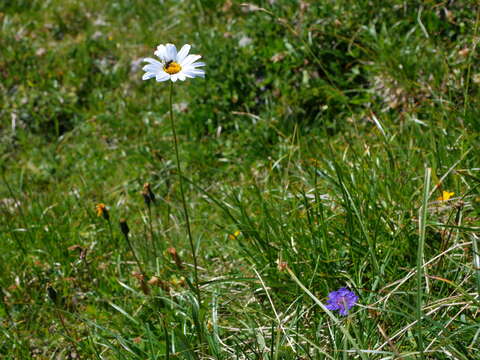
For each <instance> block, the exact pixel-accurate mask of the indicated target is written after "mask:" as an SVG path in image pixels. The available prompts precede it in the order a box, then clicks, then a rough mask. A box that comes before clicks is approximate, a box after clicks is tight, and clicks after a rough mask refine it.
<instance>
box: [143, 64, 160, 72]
mask: <svg viewBox="0 0 480 360" xmlns="http://www.w3.org/2000/svg"><path fill="white" fill-rule="evenodd" d="M142 70H143V71H147V72H158V71H161V70H162V65H157V64H148V65H145V66H144V67H143V68H142Z"/></svg>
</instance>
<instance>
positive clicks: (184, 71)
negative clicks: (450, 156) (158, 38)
mask: <svg viewBox="0 0 480 360" xmlns="http://www.w3.org/2000/svg"><path fill="white" fill-rule="evenodd" d="M190 48H191V46H190V45H188V44H186V45H183V46H182V48H181V49H180V51H179V52H178V53H177V48H176V47H175V45H173V44H166V45H163V44H162V45H158V47H157V51H155V52H154V54H155V55H156V56H157V57H158V58H159V59H160V61H158V60H155V59H152V58H146V59H143V61H145V62H148V65H145V66H144V67H143V71H145V74H143V76H142V80H148V79H152V78H155V79H156V80H157V81H167V80H172V81H173V82H175V81H177V80H181V81H184V80H185V79H186V78H194V77H205V71H204V70H202V69H199V67H202V66H205V63H203V62H196V61H197V60H198V59H200V58H201V56H200V55H188V52H189V51H190Z"/></svg>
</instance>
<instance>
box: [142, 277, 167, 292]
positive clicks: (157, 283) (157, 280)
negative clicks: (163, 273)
mask: <svg viewBox="0 0 480 360" xmlns="http://www.w3.org/2000/svg"><path fill="white" fill-rule="evenodd" d="M147 283H148V285H150V286H159V287H160V288H162V290H164V291H168V290H169V286H168V284H167V283H166V282H165V281H162V280H161V279H160V278H159V277H157V276H152V278H151V279H150V280H148V282H147Z"/></svg>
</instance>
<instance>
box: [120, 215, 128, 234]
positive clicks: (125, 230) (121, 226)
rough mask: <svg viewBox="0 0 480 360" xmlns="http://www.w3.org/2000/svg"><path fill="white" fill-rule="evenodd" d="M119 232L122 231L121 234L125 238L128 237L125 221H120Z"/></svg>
mask: <svg viewBox="0 0 480 360" xmlns="http://www.w3.org/2000/svg"><path fill="white" fill-rule="evenodd" d="M120 230H121V231H122V234H123V235H124V236H125V237H128V233H129V232H130V229H129V228H128V224H127V220H126V219H120Z"/></svg>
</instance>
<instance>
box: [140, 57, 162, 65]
mask: <svg viewBox="0 0 480 360" xmlns="http://www.w3.org/2000/svg"><path fill="white" fill-rule="evenodd" d="M143 61H144V62H148V63H150V64H152V65H159V66H162V63H161V62H160V61H158V60H155V59H152V58H145V59H143Z"/></svg>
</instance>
